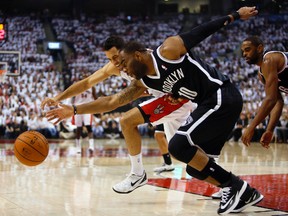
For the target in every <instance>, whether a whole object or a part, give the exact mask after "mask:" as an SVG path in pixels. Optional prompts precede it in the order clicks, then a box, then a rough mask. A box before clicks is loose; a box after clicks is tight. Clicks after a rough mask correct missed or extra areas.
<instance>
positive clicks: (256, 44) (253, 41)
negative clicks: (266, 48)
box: [244, 36, 264, 47]
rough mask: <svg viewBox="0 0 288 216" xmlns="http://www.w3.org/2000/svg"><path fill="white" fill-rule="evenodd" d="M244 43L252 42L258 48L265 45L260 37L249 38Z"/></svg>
mask: <svg viewBox="0 0 288 216" xmlns="http://www.w3.org/2000/svg"><path fill="white" fill-rule="evenodd" d="M244 41H250V42H251V43H252V44H253V45H254V46H256V47H257V46H259V45H264V43H263V41H262V40H261V39H260V38H259V37H258V36H249V37H247V38H246V39H245V40H244Z"/></svg>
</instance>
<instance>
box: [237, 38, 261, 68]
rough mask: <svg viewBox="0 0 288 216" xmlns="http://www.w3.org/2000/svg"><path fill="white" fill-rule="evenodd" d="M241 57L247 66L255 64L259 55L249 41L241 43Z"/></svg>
mask: <svg viewBox="0 0 288 216" xmlns="http://www.w3.org/2000/svg"><path fill="white" fill-rule="evenodd" d="M241 51H242V56H243V57H244V58H245V60H246V62H247V63H248V64H257V62H258V60H259V57H260V55H259V53H258V50H257V47H256V46H254V45H253V44H252V43H251V42H250V41H243V43H242V45H241Z"/></svg>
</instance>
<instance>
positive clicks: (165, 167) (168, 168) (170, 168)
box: [153, 163, 175, 173]
mask: <svg viewBox="0 0 288 216" xmlns="http://www.w3.org/2000/svg"><path fill="white" fill-rule="evenodd" d="M174 169H175V168H174V166H173V164H170V165H168V164H166V163H163V164H162V166H160V167H156V168H154V169H153V171H154V172H157V173H161V172H171V171H173V170H174Z"/></svg>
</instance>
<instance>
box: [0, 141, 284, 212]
mask: <svg viewBox="0 0 288 216" xmlns="http://www.w3.org/2000/svg"><path fill="white" fill-rule="evenodd" d="M49 143H50V152H49V156H48V157H47V159H46V160H45V161H44V162H43V163H42V164H40V165H38V166H35V167H27V166H24V165H22V164H20V163H19V162H18V161H17V159H16V158H15V157H14V154H13V141H7V140H6V141H5V140H2V141H1V142H0V182H1V186H0V215H1V216H6V215H7V216H19V215H21V216H41V215H43V216H50V215H51V216H66V215H68V216H70V215H71V216H74V215H76V216H78V215H79V216H94V215H96V216H122V215H123V216H124V215H125V216H136V215H137V216H154V215H155V216H158V215H159V216H178V215H179V216H180V215H181V216H194V215H195V216H202V215H203V216H210V215H211V216H213V215H217V213H216V212H217V208H218V205H219V201H218V200H212V199H211V198H210V195H211V194H212V193H213V192H215V191H217V188H215V187H214V186H211V185H209V184H206V183H203V182H200V181H198V180H196V179H191V178H190V177H189V176H186V174H185V168H184V165H183V164H182V163H180V162H177V161H176V160H174V164H175V167H176V169H175V170H174V171H173V172H167V173H162V174H155V173H153V168H154V167H156V166H158V165H159V164H161V163H162V158H161V157H160V154H159V150H158V147H157V144H156V143H155V140H154V139H143V145H142V146H143V148H142V149H143V150H142V152H143V162H144V165H145V169H146V172H147V174H148V178H149V182H148V184H147V185H145V186H143V187H141V188H138V189H137V190H135V191H133V192H132V193H130V194H117V193H115V192H114V191H113V190H112V189H111V187H112V186H113V185H114V184H116V183H118V182H119V181H121V180H122V179H124V178H125V175H126V174H127V173H129V171H130V162H129V159H128V158H127V150H126V148H125V142H124V140H116V141H111V140H98V139H97V140H95V152H94V154H93V155H90V154H89V151H88V150H87V145H88V141H86V140H84V141H83V142H82V143H83V144H82V147H83V149H82V155H77V154H76V152H75V148H74V140H50V141H49ZM219 163H220V164H221V165H223V167H225V168H226V169H228V170H231V171H233V172H234V173H236V174H237V175H240V176H242V177H243V179H245V180H247V181H248V182H249V183H250V184H251V185H252V186H254V187H256V188H257V189H259V191H260V192H261V193H262V194H263V195H265V198H264V200H263V201H262V202H261V203H259V204H258V206H257V207H250V208H248V209H246V210H245V211H244V212H242V213H240V214H237V215H240V216H242V215H247V216H251V215H257V216H262V215H269V216H272V215H273V216H276V215H288V144H272V146H271V148H270V149H268V150H267V149H264V148H262V147H261V146H260V145H259V144H256V143H255V144H253V145H252V146H250V147H249V148H247V147H245V146H244V145H243V144H241V143H232V142H231V143H229V142H227V143H226V144H225V148H224V149H223V151H222V154H221V158H220V161H219ZM231 215H233V214H231Z"/></svg>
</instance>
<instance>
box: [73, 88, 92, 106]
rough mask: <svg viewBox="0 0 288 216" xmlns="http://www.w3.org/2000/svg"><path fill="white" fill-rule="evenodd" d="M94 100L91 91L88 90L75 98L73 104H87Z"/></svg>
mask: <svg viewBox="0 0 288 216" xmlns="http://www.w3.org/2000/svg"><path fill="white" fill-rule="evenodd" d="M93 100H94V97H93V94H92V89H88V90H86V91H85V92H82V93H81V94H79V95H77V96H75V100H74V104H83V103H89V102H91V101H93Z"/></svg>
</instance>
